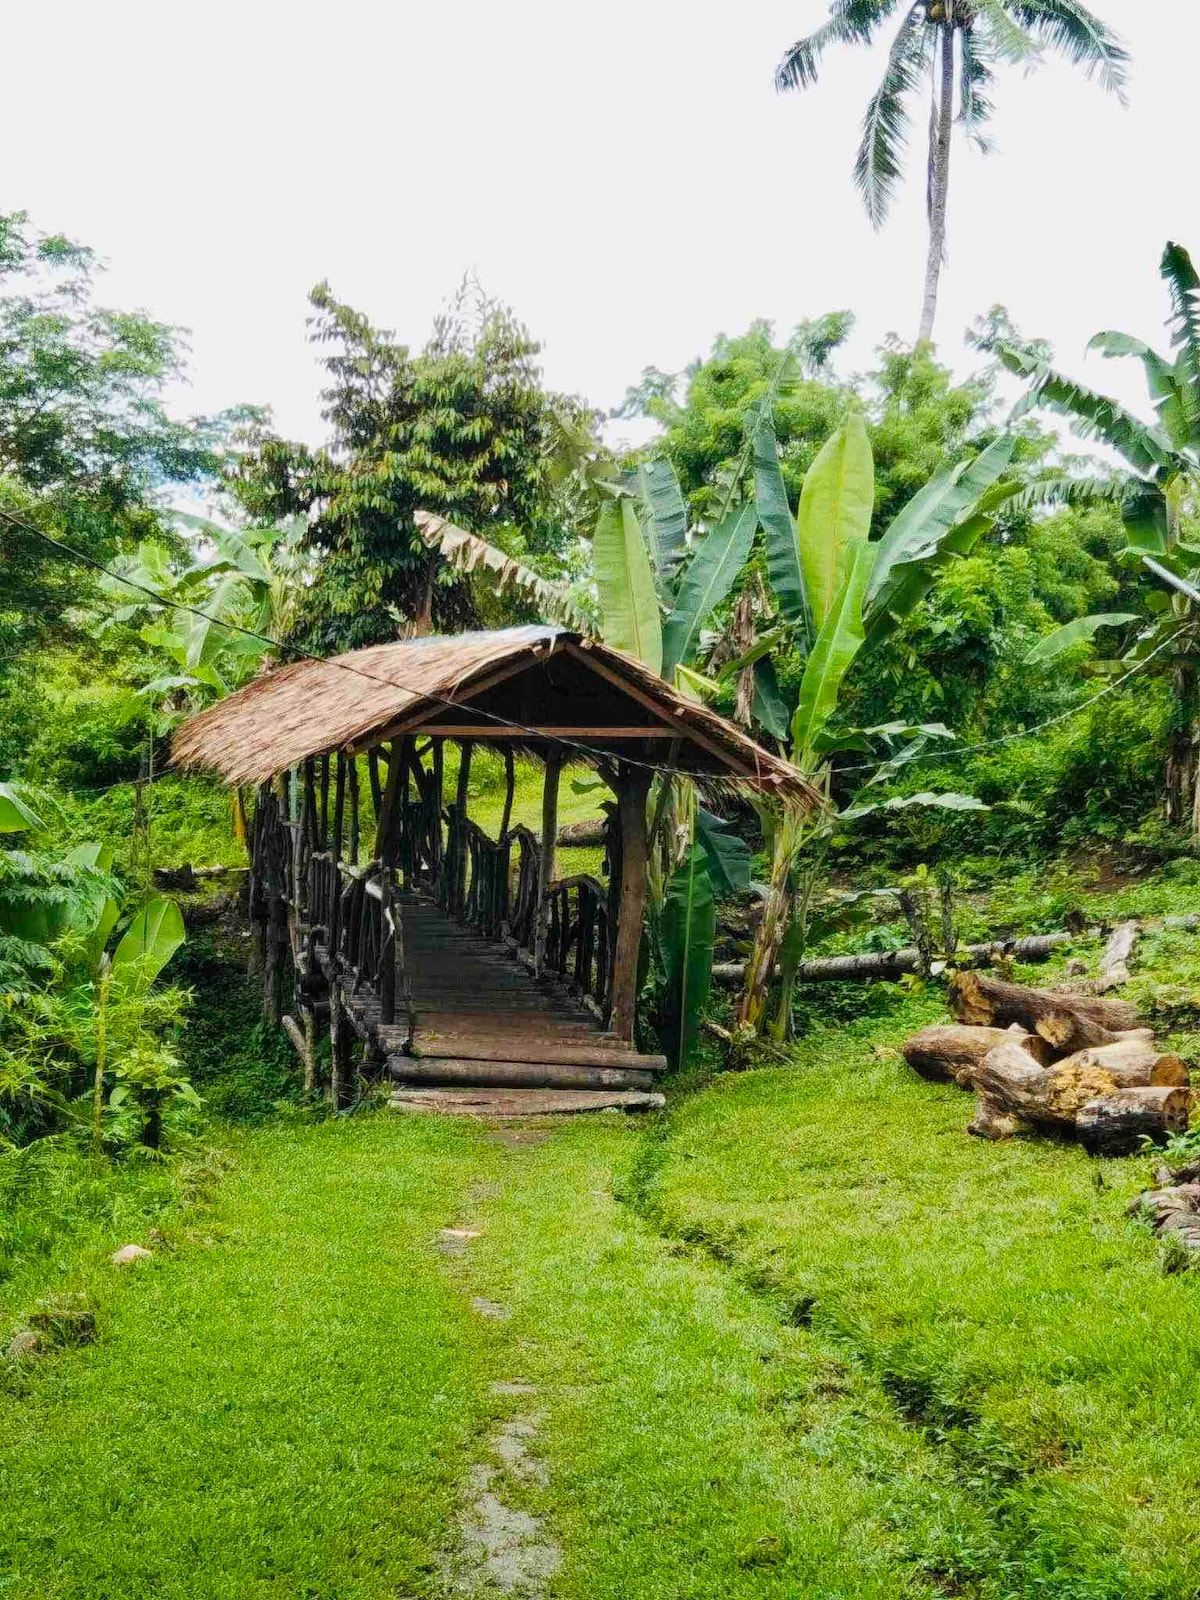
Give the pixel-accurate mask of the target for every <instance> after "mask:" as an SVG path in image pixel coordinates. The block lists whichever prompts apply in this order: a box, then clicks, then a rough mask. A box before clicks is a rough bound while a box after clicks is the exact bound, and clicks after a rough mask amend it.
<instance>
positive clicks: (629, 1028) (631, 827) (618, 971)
mask: <svg viewBox="0 0 1200 1600" xmlns="http://www.w3.org/2000/svg"><path fill="white" fill-rule="evenodd" d="M649 792H650V774H649V773H648V772H645V771H643V770H642V769H641V768H640V767H629V766H625V765H622V766H621V768H620V770H619V772H618V777H617V803H618V805H619V807H620V817H621V896H620V900H619V902H618V907H617V937H616V953H615V955H614V958H613V977H612V1022H611V1024H610V1026H611V1028H612V1031H613V1032H614V1033H615V1034H616V1035H617V1036H618V1038H620V1039H623V1040H625V1041H626V1042H627V1043H629V1044H632V1043H633V1032H634V1022H635V1019H636V1010H637V972H638V952H639V950H640V948H641V943H642V918H643V916H644V914H645V910H646V863H647V858H648V854H649V852H648V844H647V838H646V797H647V795H648V794H649Z"/></svg>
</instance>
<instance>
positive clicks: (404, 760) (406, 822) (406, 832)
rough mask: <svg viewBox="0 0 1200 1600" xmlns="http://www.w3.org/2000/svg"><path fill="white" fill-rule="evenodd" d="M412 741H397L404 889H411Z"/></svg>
mask: <svg viewBox="0 0 1200 1600" xmlns="http://www.w3.org/2000/svg"><path fill="white" fill-rule="evenodd" d="M412 748H413V740H412V735H411V734H405V736H404V738H403V739H401V740H400V741H399V761H400V841H399V842H400V867H401V870H402V872H403V874H404V888H405V892H407V891H408V890H409V889H410V888H411V887H412V810H411V807H410V804H409V798H408V779H409V767H410V765H411V764H412Z"/></svg>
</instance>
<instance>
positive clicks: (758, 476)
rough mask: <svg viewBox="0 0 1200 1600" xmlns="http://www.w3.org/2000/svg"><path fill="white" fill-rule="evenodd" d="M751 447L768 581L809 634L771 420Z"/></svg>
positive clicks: (782, 607)
mask: <svg viewBox="0 0 1200 1600" xmlns="http://www.w3.org/2000/svg"><path fill="white" fill-rule="evenodd" d="M750 448H751V458H752V460H753V463H754V503H755V505H756V506H757V507H758V520H759V523H760V525H761V527H762V531H763V537H764V539H765V540H766V547H767V581H768V582H769V583H770V585H771V588H772V589H773V590H774V591H775V598H776V599H777V600H778V601H779V609H780V610H781V611H782V612H783V615H784V616H785V617H786V618H787V619H788V621H789V622H798V623H800V624H801V625H802V626H803V628H804V629H805V631H806V633H807V632H809V631H810V630H811V627H812V622H811V615H810V612H809V607H808V598H807V596H806V595H805V592H804V566H803V563H802V562H801V559H800V539H799V535H798V534H797V532H796V524H795V522H794V521H793V520H792V513H791V510H790V508H789V506H788V498H787V489H786V488H785V487H784V482H783V473H782V471H781V470H780V466H779V447H778V445H777V443H776V440H775V428H774V424H773V423H772V422H771V420H770V418H769V417H764V418H763V419H762V420H761V421H760V422H759V424H758V426H757V427H756V428H755V430H754V433H753V434H752V435H751V447H750Z"/></svg>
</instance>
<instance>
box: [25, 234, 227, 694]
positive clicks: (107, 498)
mask: <svg viewBox="0 0 1200 1600" xmlns="http://www.w3.org/2000/svg"><path fill="white" fill-rule="evenodd" d="M98 270H99V265H98V263H97V261H96V258H95V256H94V255H93V253H92V252H91V251H90V250H88V249H87V248H86V247H85V246H83V245H80V244H76V243H75V242H74V241H72V240H70V239H66V238H64V237H62V236H61V235H58V234H41V233H38V232H37V231H36V230H35V229H34V228H32V227H31V226H30V224H29V220H28V218H27V216H26V215H25V213H24V212H12V213H10V214H8V215H0V570H2V571H3V574H4V583H3V594H2V596H0V672H2V670H3V666H4V663H5V662H6V661H11V660H13V659H14V658H15V657H16V656H17V655H19V654H20V653H21V652H23V651H26V650H30V649H33V648H35V647H36V646H39V645H42V644H44V643H46V642H47V641H48V640H51V639H53V638H54V637H55V636H56V635H61V634H62V633H63V632H64V631H69V618H70V615H71V612H72V609H73V608H74V607H76V606H78V605H79V603H80V601H81V600H82V599H83V598H84V597H85V595H86V593H87V591H88V587H89V579H88V575H87V574H86V572H82V571H81V570H80V569H79V568H78V567H72V566H71V565H70V564H69V563H67V562H66V561H65V560H64V559H63V558H62V556H61V555H59V554H58V553H56V552H55V551H54V550H53V549H52V548H50V547H48V546H47V545H46V544H45V543H44V542H42V541H41V540H39V539H38V538H37V537H36V535H34V534H33V533H31V532H29V531H28V529H29V525H32V526H34V527H37V528H40V529H42V530H43V531H44V532H46V533H50V534H52V535H54V536H56V537H58V538H60V539H63V540H65V541H66V542H68V543H70V544H72V545H75V546H78V547H81V548H82V549H83V550H84V551H85V552H86V553H87V554H88V555H90V556H92V557H94V558H96V559H100V560H108V559H110V558H111V557H112V556H113V555H114V554H115V553H116V552H117V551H118V550H120V549H121V548H122V547H125V546H127V545H129V544H132V543H136V542H137V540H138V539H139V538H144V537H146V536H148V535H153V534H155V533H156V532H158V531H160V510H161V503H162V500H163V497H164V491H165V490H167V489H168V488H169V487H170V486H171V485H173V484H180V483H194V482H197V481H200V480H203V479H205V478H215V476H216V475H217V473H218V471H219V467H220V459H221V449H222V446H223V444H224V442H225V441H226V440H227V439H228V436H229V433H230V431H231V429H232V428H233V426H234V425H235V424H236V423H239V422H244V421H245V420H246V418H247V417H248V416H250V415H253V413H251V412H249V411H247V410H246V409H245V408H243V409H240V410H237V411H231V412H227V413H225V414H223V415H222V416H219V417H215V418H208V417H197V418H192V419H190V420H187V421H179V420H177V419H175V418H173V417H171V416H170V415H169V413H168V412H167V410H166V408H165V406H164V404H163V401H162V392H163V389H164V387H165V386H166V384H168V383H169V382H171V381H173V380H175V379H177V378H178V377H179V376H180V373H181V372H182V369H183V342H182V335H181V332H180V330H179V329H178V328H172V327H170V326H168V325H167V324H165V323H161V322H155V321H153V320H152V319H151V318H149V317H146V316H143V315H141V314H140V313H137V312H127V311H114V310H109V309H107V308H105V307H103V306H100V305H98V304H97V303H96V301H95V283H96V277H97V274H98Z"/></svg>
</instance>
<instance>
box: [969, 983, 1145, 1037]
mask: <svg viewBox="0 0 1200 1600" xmlns="http://www.w3.org/2000/svg"><path fill="white" fill-rule="evenodd" d="M949 1003H950V1009H951V1011H952V1012H953V1013H954V1015H955V1017H957V1019H958V1021H959V1022H962V1023H966V1024H968V1025H970V1026H973V1027H1008V1026H1009V1025H1010V1024H1011V1023H1014V1022H1015V1023H1018V1024H1019V1025H1020V1026H1021V1027H1022V1028H1023V1029H1024V1030H1025V1031H1026V1032H1027V1033H1037V1034H1040V1035H1041V1037H1042V1038H1043V1039H1045V1040H1046V1041H1047V1042H1048V1043H1049V1044H1051V1045H1053V1046H1054V1048H1055V1050H1056V1051H1057V1052H1058V1054H1059V1055H1073V1054H1074V1053H1075V1051H1077V1050H1086V1049H1090V1048H1092V1047H1093V1046H1096V1045H1105V1044H1116V1043H1117V1041H1118V1037H1119V1035H1120V1034H1121V1033H1122V1032H1125V1031H1128V1030H1129V1029H1132V1028H1134V1027H1136V1026H1137V1007H1136V1006H1132V1005H1130V1004H1128V1002H1126V1001H1124V1000H1100V999H1096V998H1093V997H1092V996H1090V995H1075V994H1059V993H1056V992H1053V991H1051V990H1048V989H1030V988H1027V987H1026V986H1025V985H1024V984H1019V983H1004V982H1002V981H1001V980H1000V979H999V978H987V977H982V976H980V974H979V973H977V972H960V973H959V974H958V975H957V976H956V977H955V978H954V979H953V980H952V982H951V984H950V994H949Z"/></svg>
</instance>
